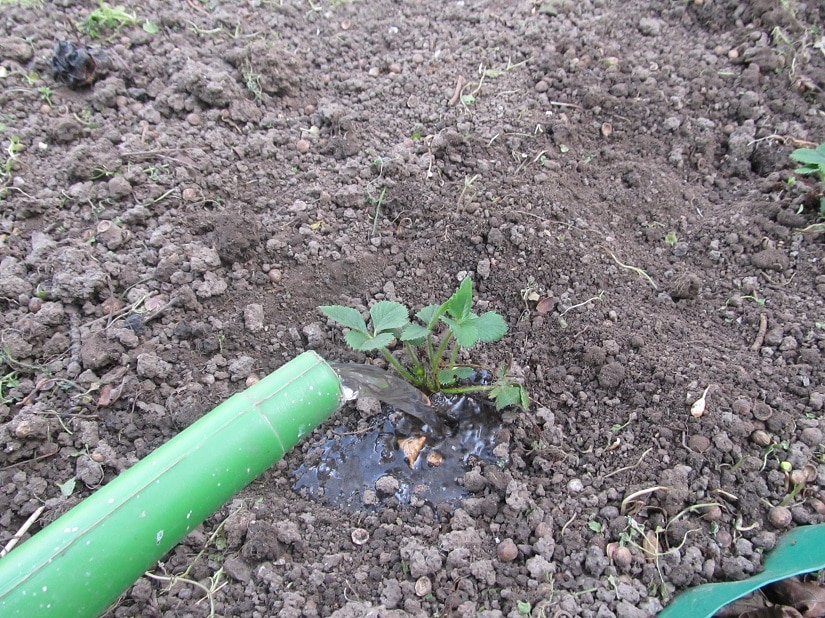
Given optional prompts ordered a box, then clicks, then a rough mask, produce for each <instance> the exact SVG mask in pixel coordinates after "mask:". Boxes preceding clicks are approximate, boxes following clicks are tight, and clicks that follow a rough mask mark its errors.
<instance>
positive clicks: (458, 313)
mask: <svg viewBox="0 0 825 618" xmlns="http://www.w3.org/2000/svg"><path fill="white" fill-rule="evenodd" d="M472 306H473V280H472V279H470V278H469V277H465V278H464V281H462V282H461V285H459V286H458V289H457V290H456V291H455V294H453V295H452V296H451V297H450V299H449V300H448V301H447V313H449V314H450V316H451V317H452V318H453V319H455V320H457V321H458V322H463V321H464V320H466V319H467V318H468V317H469V316H470V308H471V307H472Z"/></svg>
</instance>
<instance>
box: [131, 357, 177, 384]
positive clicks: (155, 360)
mask: <svg viewBox="0 0 825 618" xmlns="http://www.w3.org/2000/svg"><path fill="white" fill-rule="evenodd" d="M171 370H172V365H171V364H170V363H167V362H166V361H165V360H163V359H162V358H160V357H158V356H155V355H154V354H148V353H143V354H138V357H137V374H138V375H139V376H140V377H142V378H164V377H166V376H168V375H169V372H170V371H171Z"/></svg>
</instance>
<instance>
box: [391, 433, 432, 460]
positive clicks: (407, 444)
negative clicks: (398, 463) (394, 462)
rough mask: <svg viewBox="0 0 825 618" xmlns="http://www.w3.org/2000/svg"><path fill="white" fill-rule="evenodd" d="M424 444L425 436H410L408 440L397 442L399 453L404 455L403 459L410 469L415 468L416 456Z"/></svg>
mask: <svg viewBox="0 0 825 618" xmlns="http://www.w3.org/2000/svg"><path fill="white" fill-rule="evenodd" d="M426 442H427V436H410V437H409V438H404V439H403V440H399V441H398V446H399V447H401V451H402V452H403V453H404V459H406V460H407V464H408V465H409V466H410V468H414V467H415V462H416V461H418V455H419V453H421V449H422V448H424V444H426Z"/></svg>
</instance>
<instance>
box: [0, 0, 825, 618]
mask: <svg viewBox="0 0 825 618" xmlns="http://www.w3.org/2000/svg"><path fill="white" fill-rule="evenodd" d="M113 4H121V3H113ZM122 4H124V5H126V6H127V7H128V8H129V9H130V10H131V11H134V13H135V14H136V15H137V17H138V21H139V24H142V23H143V21H144V20H150V21H151V22H152V23H153V24H155V25H157V27H158V30H159V31H158V32H157V33H150V32H147V31H145V30H144V29H142V28H141V27H140V25H136V26H130V25H127V26H125V27H123V28H122V29H121V30H119V31H118V32H117V33H113V32H112V31H111V30H105V31H104V32H103V33H102V35H101V37H99V38H97V39H94V40H91V39H88V38H86V39H85V40H83V42H84V43H86V44H90V45H96V46H97V47H99V48H101V50H102V51H103V52H105V54H106V56H107V58H108V65H109V66H108V67H106V66H105V65H106V64H107V63H106V62H99V63H98V71H99V74H98V75H97V76H96V77H97V80H96V82H95V83H94V85H93V86H92V87H91V88H87V89H78V90H72V89H69V88H68V87H67V86H66V85H63V84H60V83H57V82H55V80H54V79H53V77H52V74H51V72H50V67H49V63H50V59H51V55H52V49H53V47H54V45H55V43H56V42H57V41H58V40H60V39H70V40H75V41H77V36H76V35H75V34H74V33H73V32H72V30H71V28H70V26H69V24H68V20H71V21H72V22H74V23H75V24H79V23H81V22H82V20H83V19H84V17H86V16H87V15H88V14H89V13H90V12H91V11H92V10H93V9H94V8H95V7H96V6H97V4H96V3H94V2H91V1H88V2H71V1H69V0H57V1H54V2H37V1H29V2H23V1H22V0H21V1H18V2H4V3H3V6H2V7H0V16H2V37H0V62H1V63H2V70H3V73H2V80H0V83H2V92H0V97H1V98H2V118H0V120H1V121H2V134H0V137H2V144H3V160H4V161H5V162H6V165H5V167H4V169H6V170H7V171H8V173H7V174H6V175H5V177H4V180H5V185H6V188H5V190H4V191H3V194H2V196H3V197H2V201H1V202H0V212H1V213H2V221H0V225H2V230H1V233H0V257H2V261H0V297H2V298H0V307H2V317H0V321H2V324H1V326H0V328H1V329H2V345H3V355H4V358H5V361H4V364H3V366H2V375H3V376H5V377H4V378H2V379H3V380H4V382H3V384H4V388H3V393H2V394H3V399H4V403H3V404H2V405H0V422H2V424H0V442H2V445H3V448H2V453H1V454H0V528H1V529H2V533H0V545H4V544H5V543H6V541H8V539H9V538H10V537H11V536H12V535H13V534H14V533H15V531H16V530H17V529H18V528H19V527H20V526H21V524H22V523H23V522H24V521H25V520H26V518H27V517H28V516H29V515H30V514H31V513H32V512H34V511H35V510H36V509H37V508H38V507H39V506H41V505H45V506H46V509H45V511H44V512H43V514H42V516H41V517H40V519H39V520H38V522H37V524H36V525H35V527H34V528H33V529H32V530H31V532H36V530H37V529H38V526H42V525H44V524H46V523H48V522H49V521H51V520H53V519H54V518H56V517H57V516H59V515H60V514H61V513H63V512H65V511H66V510H67V509H68V508H70V507H71V506H73V505H75V504H77V503H78V502H79V501H80V500H82V499H83V498H84V497H86V496H88V495H89V494H90V493H91V492H92V491H93V490H94V489H95V488H96V487H98V486H100V485H101V484H102V483H105V482H107V481H108V480H110V479H112V478H113V477H114V476H115V475H117V474H118V472H120V471H122V470H123V469H125V468H127V467H128V466H129V465H131V464H132V463H134V462H135V461H137V460H138V459H140V458H141V457H143V456H144V455H146V454H147V453H148V452H149V451H151V450H152V449H153V448H156V447H157V446H159V445H161V444H163V443H164V442H166V441H167V440H169V439H170V438H171V437H173V436H174V435H175V434H176V433H177V432H179V431H180V430H181V429H182V428H184V427H186V426H187V425H189V424H190V423H191V422H192V421H193V420H195V419H196V418H198V417H199V416H201V415H203V414H204V413H206V412H207V411H208V410H209V409H211V407H212V406H214V405H215V404H216V403H218V402H220V401H222V400H224V399H225V398H226V397H227V396H229V395H230V394H232V393H234V392H236V391H238V390H240V389H242V388H243V387H244V384H245V380H246V379H247V378H248V376H249V375H251V374H253V373H254V374H258V375H263V374H265V373H267V372H269V371H272V370H274V369H276V368H277V367H279V366H280V365H281V364H283V363H284V362H285V361H286V360H288V359H290V358H292V357H294V356H295V355H297V354H298V353H300V352H301V351H303V350H305V349H307V348H308V347H313V348H315V349H317V351H318V352H319V353H320V354H322V355H323V356H324V357H325V358H328V359H330V360H337V361H340V360H343V361H358V362H360V361H362V360H363V358H362V357H360V356H359V355H356V354H354V353H351V352H348V351H347V350H346V349H345V345H344V343H343V340H342V338H341V336H340V331H339V329H337V328H335V327H334V325H332V324H331V323H327V321H326V320H325V319H323V318H322V316H321V315H320V313H318V312H317V310H316V307H317V306H318V305H321V304H331V303H342V304H354V305H356V306H361V307H364V308H366V307H367V306H369V304H370V303H372V302H374V301H375V300H376V299H382V298H387V299H395V300H401V301H403V302H405V303H408V304H410V305H412V306H413V307H415V308H416V309H417V308H419V307H421V306H422V305H424V304H427V303H431V302H436V301H441V300H443V299H444V298H446V297H447V296H448V295H449V294H450V293H451V292H452V290H453V289H454V288H455V287H456V285H457V283H458V281H459V280H460V277H461V276H462V275H463V274H466V273H471V274H472V275H473V277H474V280H475V282H476V291H477V298H478V301H479V302H480V303H482V304H486V306H487V307H488V308H489V309H493V310H496V311H499V312H500V313H502V314H503V315H504V316H505V318H506V319H507V321H508V324H509V326H510V333H509V334H508V336H507V337H506V339H504V340H503V341H502V342H500V343H498V344H493V345H486V346H484V347H482V348H480V349H479V351H477V352H476V353H474V355H473V357H472V361H473V362H475V363H478V364H480V365H483V366H487V367H490V368H494V367H495V366H497V365H498V364H499V363H501V362H505V363H510V364H511V366H512V368H513V370H514V371H516V372H517V373H520V374H521V375H522V376H523V379H524V382H525V384H526V386H527V388H528V389H529V392H530V395H531V406H530V409H529V411H527V412H524V413H508V414H507V415H506V418H505V421H506V429H507V430H508V431H507V433H508V434H509V441H508V442H507V444H508V452H507V457H506V461H504V462H502V463H503V464H504V465H501V466H500V465H497V464H489V465H486V464H482V463H479V464H478V465H477V466H475V467H474V468H473V469H471V470H469V471H468V472H467V474H466V476H465V478H464V479H463V480H462V482H463V483H464V484H465V485H466V488H467V489H468V491H469V495H468V497H467V498H465V499H464V500H463V501H462V502H461V503H460V504H459V505H458V508H455V509H450V508H447V507H444V506H439V505H429V504H419V505H418V506H415V505H413V506H406V507H405V506H403V505H400V504H399V505H394V504H392V503H389V504H387V505H385V507H384V508H382V509H380V510H378V511H377V512H375V511H367V510H364V511H363V512H362V513H360V514H356V515H352V514H347V513H342V512H341V511H340V510H338V509H335V508H331V507H327V506H324V505H322V504H319V503H317V502H315V501H313V500H311V499H309V498H308V497H306V496H302V495H299V494H298V493H296V492H295V491H293V490H292V484H293V482H294V476H293V471H294V470H295V469H297V468H298V467H299V466H300V465H301V464H302V462H303V458H304V454H305V453H306V452H307V451H308V450H309V449H311V448H313V444H317V443H318V442H319V441H322V440H323V439H324V438H325V437H326V436H327V435H328V433H327V432H329V431H330V430H331V429H332V428H333V427H335V426H337V425H340V424H342V423H343V422H345V421H346V419H347V418H348V415H349V416H350V417H351V416H352V415H353V414H356V415H357V414H359V413H361V412H359V411H355V410H353V409H351V408H347V409H345V410H343V411H341V412H339V413H338V414H337V415H336V416H335V417H334V418H333V419H332V420H331V421H329V423H328V424H327V425H325V426H324V427H323V428H322V429H321V430H319V431H318V432H316V433H315V434H313V435H312V436H311V437H309V438H308V439H307V440H306V442H305V443H304V444H303V445H302V447H300V448H297V449H295V450H294V451H292V452H291V453H290V454H289V455H288V456H287V457H286V458H285V460H283V461H282V462H280V463H279V464H278V465H277V466H275V468H274V469H273V470H272V471H270V472H269V473H267V474H265V475H264V476H262V477H261V478H260V479H259V480H257V481H256V482H254V483H253V484H252V485H251V486H250V487H249V488H248V489H246V490H245V491H244V492H242V493H241V494H240V495H239V496H238V497H237V499H236V500H235V501H233V502H232V503H231V504H229V505H227V506H226V507H225V508H223V509H221V510H220V511H219V512H218V513H216V514H215V515H214V516H213V517H211V518H210V519H208V520H207V521H206V522H205V524H204V525H203V526H202V528H201V529H199V530H198V531H197V532H196V533H194V534H192V535H190V536H189V537H187V539H186V540H185V541H184V542H183V543H182V544H181V545H180V546H178V548H177V549H176V550H175V551H174V552H173V553H172V554H171V555H170V556H168V557H167V558H166V559H165V560H164V562H163V566H162V567H161V566H158V568H157V570H156V572H157V573H164V572H165V573H180V572H183V571H184V570H185V569H186V568H187V567H189V566H190V565H191V564H192V562H193V559H194V557H195V556H196V555H197V554H198V553H199V552H201V550H203V549H204V547H206V551H204V552H203V555H202V556H201V557H200V558H199V559H198V560H197V561H195V563H194V566H192V567H191V570H190V572H189V575H190V577H192V578H194V579H196V580H200V581H202V582H204V583H206V584H207V585H208V584H209V578H213V580H215V581H216V580H217V578H220V582H223V583H225V585H224V586H222V587H220V588H219V590H218V591H217V592H216V593H215V594H214V605H215V613H216V614H217V615H221V616H284V617H290V616H329V615H333V614H334V615H336V616H365V615H372V616H406V615H411V616H435V615H450V616H487V617H494V616H518V615H521V614H520V611H519V609H520V608H521V610H522V611H525V609H526V605H525V603H530V604H531V606H532V611H533V615H535V616H564V615H581V616H598V617H600V618H606V617H609V616H624V617H630V618H633V617H635V616H648V615H651V614H654V613H656V612H657V611H658V610H659V609H660V608H661V607H662V606H663V605H664V604H666V603H667V601H668V600H669V599H670V598H672V596H673V595H674V594H675V593H677V592H678V591H680V590H682V589H684V588H686V587H690V586H696V585H698V584H701V583H704V582H709V581H722V580H728V579H737V578H743V577H746V576H747V575H748V574H750V573H753V572H754V571H757V570H758V569H759V568H760V562H761V559H762V556H763V552H765V551H767V550H769V549H770V548H771V547H772V546H773V545H774V543H775V542H776V539H777V538H778V535H779V534H781V532H782V529H781V528H777V527H776V526H774V525H773V524H772V523H771V521H775V522H776V523H781V522H780V520H781V518H775V519H772V520H769V518H768V513H769V511H770V508H771V506H772V505H778V504H779V503H781V502H782V501H783V500H785V499H786V497H787V495H788V493H789V491H790V490H791V488H790V487H789V480H788V476H787V474H786V473H784V472H783V471H782V469H781V468H780V462H782V461H787V462H790V465H791V467H792V468H794V469H801V468H802V467H803V466H805V465H806V464H812V465H813V466H815V468H816V471H817V474H816V479H815V480H814V481H812V482H810V483H808V484H807V485H806V486H805V487H804V488H802V490H801V491H800V492H799V493H798V494H796V495H795V496H794V497H793V499H792V500H790V503H789V505H788V508H789V509H790V514H791V516H792V523H791V524H790V525H798V524H807V523H812V522H819V521H822V520H823V513H824V512H825V504H823V498H822V497H821V495H820V492H821V486H822V485H823V484H825V465H823V464H822V463H821V461H822V458H823V453H825V448H823V430H825V427H823V421H822V412H823V404H824V403H825V384H823V375H824V374H825V364H823V360H822V355H823V352H825V310H823V306H824V305H823V300H825V271H823V268H822V263H823V260H825V251H823V240H822V239H823V236H822V234H821V233H817V232H802V231H800V229H801V228H804V227H805V226H808V225H810V224H813V223H815V222H816V220H817V219H816V217H817V200H818V196H819V195H820V194H821V190H822V187H821V186H819V187H818V186H817V185H816V183H815V179H813V178H811V177H803V176H800V177H797V178H796V181H795V182H793V183H791V182H788V179H789V177H791V176H792V175H793V170H794V168H795V165H794V164H793V162H792V161H791V160H790V159H789V157H788V155H789V153H790V152H791V151H792V150H793V149H794V148H795V147H798V146H800V145H806V143H808V145H810V144H816V143H819V142H820V141H822V140H823V139H825V114H823V109H825V92H824V91H825V53H823V45H825V43H824V42H823V39H822V32H823V29H825V5H824V4H822V3H820V2H814V1H808V2H803V1H800V0H786V1H780V0H752V1H747V2H746V1H744V0H741V1H737V0H704V1H701V0H694V1H691V2H688V1H679V2H676V1H673V2H670V1H665V0H658V1H654V0H629V1H626V2H611V1H604V0H582V1H575V2H574V1H571V0H544V1H539V0H532V1H530V0H525V1H520V2H505V1H503V0H478V1H472V2H469V1H468V2H441V1H436V0H416V1H410V2H390V1H389V0H375V1H369V2H368V1H366V0H360V1H352V2H346V1H338V0H336V1H332V0H316V1H315V2H299V1H298V0H284V1H283V2H275V1H264V0H243V1H238V2H221V1H219V0H200V1H196V0H188V1H187V2H182V1H179V2H165V1H161V0H145V1H141V0H124V2H123V3H122ZM149 29H150V30H151V28H149ZM109 35H111V38H108V39H107V38H105V37H106V36H109ZM32 72H34V73H36V75H33V74H32ZM43 88H50V89H51V94H50V96H49V91H48V90H43ZM13 140H19V145H20V146H21V147H22V149H20V150H19V151H18V152H14V154H13V156H11V155H10V152H13V151H15V150H16V149H15V148H12V143H13ZM8 149H11V150H8ZM818 191H819V192H820V193H817V192H818ZM379 202H380V204H379ZM379 206H380V207H379ZM671 233H672V234H671ZM669 234H670V235H669ZM668 235H669V236H668ZM666 236H667V237H668V239H669V240H672V241H674V242H671V243H667V242H665V237H666ZM533 292H535V294H533ZM551 297H552V298H553V299H555V300H556V302H555V304H554V305H553V307H554V308H553V309H552V310H551V311H549V312H546V313H542V314H540V313H539V312H538V311H537V307H536V304H537V303H536V300H537V299H546V298H551ZM548 304H551V305H552V304H553V303H552V302H550V303H544V304H543V308H544V307H545V306H546V305H548ZM15 382H16V384H15ZM706 387H709V391H708V394H707V408H706V412H705V414H704V416H702V417H701V418H695V417H692V416H691V415H690V414H689V409H690V405H691V404H692V403H693V402H694V401H695V400H696V399H698V398H699V397H700V395H701V394H702V392H703V391H704V389H705V388H706ZM760 430H761V431H762V432H764V433H757V434H754V432H755V431H760ZM72 478H75V479H76V485H75V487H74V491H73V492H72V493H71V495H70V496H68V497H67V496H64V495H63V494H62V493H61V489H60V487H58V484H62V483H65V482H66V481H67V480H69V479H72ZM653 488H658V489H657V490H656V491H652V492H650V491H648V492H645V491H643V490H651V489H653ZM64 489H65V486H64ZM640 491H641V493H639V494H638V497H637V498H631V499H629V500H628V499H627V498H628V496H631V495H632V494H636V493H637V492H640ZM66 493H68V492H66ZM699 505H704V506H699ZM691 507H694V508H693V509H691ZM686 509H691V510H688V511H686ZM219 526H222V530H221V531H219V533H218V534H217V535H215V537H214V538H212V540H211V541H209V539H210V537H211V536H212V535H213V532H215V531H216V530H218V528H219ZM353 528H363V529H366V530H367V532H368V533H369V540H368V542H367V543H365V544H363V545H355V544H353V542H352V536H351V531H352V529H353ZM657 531H658V534H657ZM645 534H647V536H648V541H644V537H645ZM208 541H209V542H208ZM616 542H619V543H624V544H626V545H627V547H629V550H630V551H629V554H627V553H626V552H624V551H622V552H620V553H619V554H612V550H613V549H614V546H613V545H610V544H611V543H616ZM656 548H658V551H655V550H656ZM423 577H427V578H429V581H430V584H431V591H429V592H428V589H427V583H426V581H424V580H420V578H423ZM419 580H420V581H419ZM215 587H216V588H217V587H218V586H217V585H216V586H215ZM417 592H418V593H423V594H417ZM201 597H202V593H201V591H200V590H199V589H197V588H195V587H193V586H191V585H187V584H179V585H177V586H175V587H174V588H173V589H171V590H169V589H167V588H166V587H164V585H162V584H161V583H159V582H156V581H154V580H150V579H148V578H147V579H142V580H140V581H139V582H137V583H136V584H135V586H134V587H133V588H132V589H131V590H130V591H129V592H127V593H126V594H125V595H124V596H123V598H122V599H121V600H120V602H119V603H118V604H117V606H116V607H115V608H114V609H112V610H111V612H110V615H113V616H184V615H187V616H205V615H207V614H208V613H209V603H207V602H205V601H201ZM520 602H521V605H520V604H519V603H520Z"/></svg>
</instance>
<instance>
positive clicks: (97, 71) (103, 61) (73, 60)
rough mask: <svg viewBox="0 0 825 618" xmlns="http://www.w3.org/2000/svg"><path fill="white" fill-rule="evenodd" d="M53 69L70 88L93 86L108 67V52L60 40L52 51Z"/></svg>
mask: <svg viewBox="0 0 825 618" xmlns="http://www.w3.org/2000/svg"><path fill="white" fill-rule="evenodd" d="M51 64H52V71H54V77H55V79H56V80H57V81H60V82H63V83H65V84H68V85H69V87H70V88H84V87H87V86H91V85H92V84H93V83H94V82H95V80H96V79H97V78H98V77H100V75H101V70H102V69H105V68H106V67H108V64H109V63H108V58H107V57H106V54H105V53H104V52H103V51H101V50H99V49H95V48H92V47H86V46H85V45H82V44H76V43H72V42H71V41H58V42H57V43H56V44H55V46H54V52H53V53H52V61H51Z"/></svg>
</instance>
